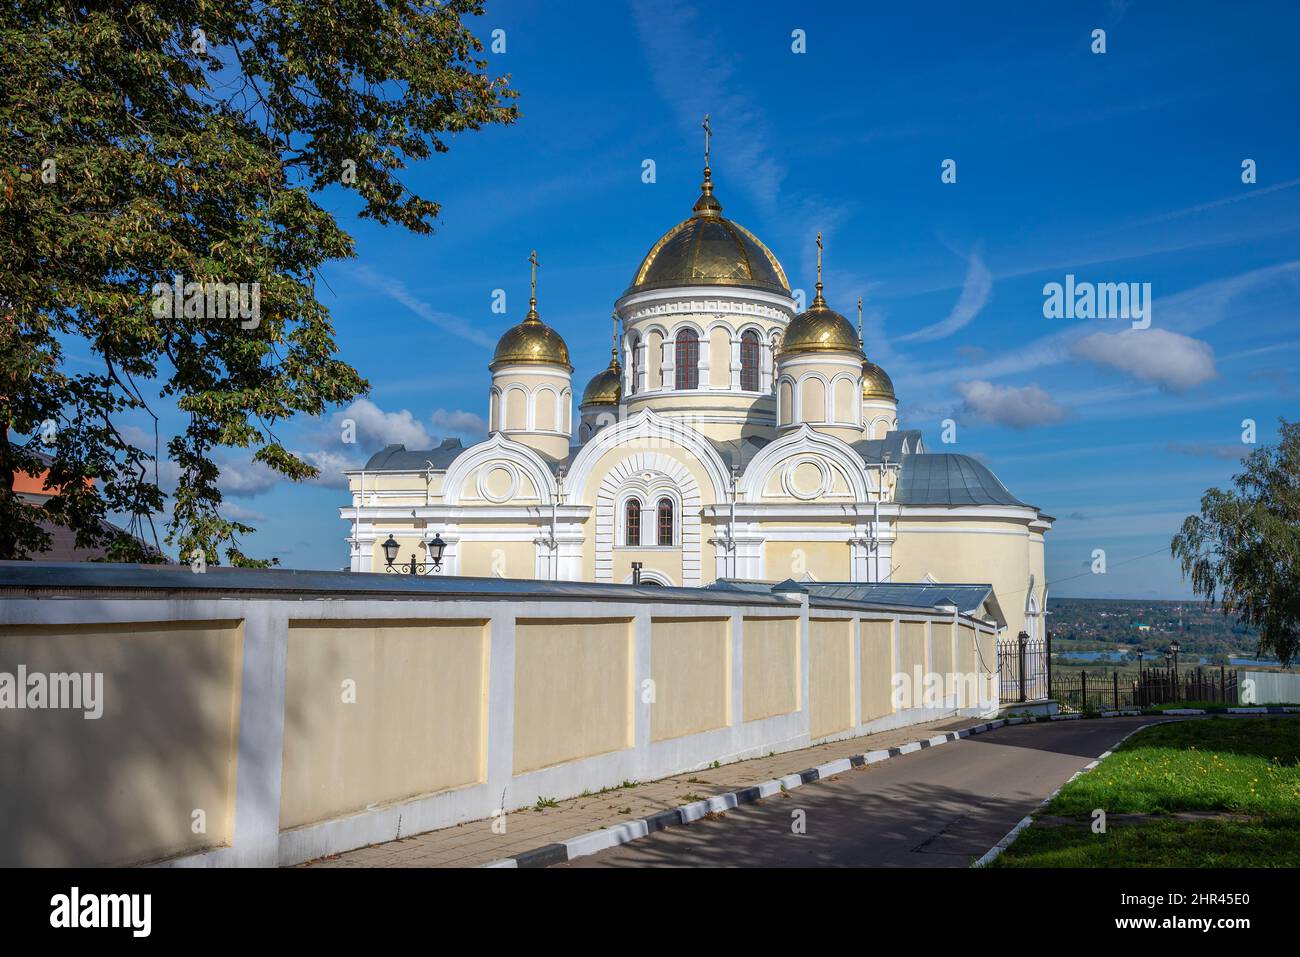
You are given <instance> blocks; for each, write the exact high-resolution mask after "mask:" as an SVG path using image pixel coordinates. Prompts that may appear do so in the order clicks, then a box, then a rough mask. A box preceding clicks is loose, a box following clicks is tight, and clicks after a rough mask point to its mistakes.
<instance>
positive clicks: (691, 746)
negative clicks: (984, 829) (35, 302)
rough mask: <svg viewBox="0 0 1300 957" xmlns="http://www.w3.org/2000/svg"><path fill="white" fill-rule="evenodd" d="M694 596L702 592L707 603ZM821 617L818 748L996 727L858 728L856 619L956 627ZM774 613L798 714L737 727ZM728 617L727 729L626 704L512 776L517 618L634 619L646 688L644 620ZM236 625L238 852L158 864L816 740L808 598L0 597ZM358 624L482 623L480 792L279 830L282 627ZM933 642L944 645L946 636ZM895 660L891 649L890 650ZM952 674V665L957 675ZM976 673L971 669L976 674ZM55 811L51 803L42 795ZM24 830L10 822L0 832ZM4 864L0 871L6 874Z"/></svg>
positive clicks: (20, 613) (902, 614)
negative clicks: (754, 660) (880, 735)
mask: <svg viewBox="0 0 1300 957" xmlns="http://www.w3.org/2000/svg"><path fill="white" fill-rule="evenodd" d="M701 595H702V597H703V596H707V595H708V592H707V591H706V592H702V593H701ZM814 612H815V615H816V617H817V618H819V619H824V618H844V619H848V620H852V621H854V622H855V624H854V627H853V629H852V634H853V655H852V659H853V663H854V674H853V676H852V693H853V695H854V696H855V698H856V700H857V701H858V705H857V707H856V708H855V711H854V714H855V720H858V721H859V723H857V724H856V725H855V726H854V727H853V728H852V729H850V730H848V731H845V732H842V733H839V734H835V735H831V736H828V737H824V738H821V739H817V740H819V741H829V740H839V739H846V738H852V737H857V736H861V735H865V734H870V733H874V732H878V731H884V730H889V729H892V728H898V727H903V726H906V725H910V724H916V723H920V722H925V721H933V720H936V719H939V718H943V717H951V716H970V717H982V716H993V715H995V714H996V713H997V706H998V702H997V700H996V682H981V687H982V688H990V689H991V690H992V691H993V692H994V697H993V698H992V700H981V701H979V702H978V705H977V706H976V707H967V708H956V707H952V706H951V705H953V704H954V703H955V702H953V701H948V702H945V703H946V704H947V705H949V706H948V707H922V708H910V709H907V710H902V711H895V712H894V713H893V714H890V715H886V716H885V717H882V718H878V719H876V720H873V721H868V722H865V723H861V722H860V717H861V714H862V708H861V694H862V689H861V679H860V675H859V673H858V668H857V663H858V662H859V661H860V660H861V654H862V651H861V641H862V631H863V629H861V628H860V627H859V626H858V623H860V622H863V621H871V620H875V621H892V622H893V623H894V624H893V627H892V634H893V636H894V638H893V640H894V642H895V646H896V645H897V641H898V634H899V627H898V624H897V623H898V621H899V620H900V618H901V619H907V620H909V621H926V622H928V623H929V626H928V627H927V629H926V631H927V641H928V642H933V641H934V640H936V639H939V640H943V638H946V637H947V636H949V635H953V634H954V632H955V631H956V629H954V628H953V627H952V626H953V623H954V620H955V618H954V616H953V615H939V614H935V613H933V612H932V613H929V614H927V613H924V612H920V611H912V610H907V611H898V612H897V613H894V612H892V611H886V610H877V609H872V610H860V611H859V610H854V609H846V608H844V607H839V606H833V605H832V606H826V605H822V604H816V605H814ZM762 616H772V617H782V618H790V617H795V618H798V620H799V627H798V635H799V660H800V668H799V678H800V681H801V683H802V687H801V693H800V695H799V702H800V709H799V710H798V711H795V712H791V713H789V714H783V715H778V716H775V717H768V718H763V719H759V720H754V721H749V722H745V721H743V720H742V715H743V713H744V711H743V709H744V701H743V691H744V681H743V670H742V669H743V663H744V662H743V649H744V643H743V636H744V619H745V618H746V617H748V618H755V617H762ZM691 617H701V618H707V617H724V618H728V619H729V620H730V639H731V715H730V718H731V720H730V723H729V724H728V725H727V726H726V727H722V728H717V729H714V730H709V731H704V732H700V733H697V734H689V735H686V736H683V737H680V738H675V739H671V740H666V741H652V740H651V714H650V709H651V705H649V704H645V703H643V702H642V701H641V698H640V696H639V695H637V696H634V701H633V710H634V714H633V724H634V737H633V740H634V741H635V744H634V746H632V747H629V748H626V749H623V750H620V751H614V752H611V753H606V754H601V755H597V756H594V757H588V758H583V759H579V760H574V761H569V762H566V763H563V764H560V765H556V766H553V767H547V768H542V769H540V770H536V771H531V772H527V773H521V774H514V773H513V771H512V765H513V760H512V759H513V733H514V702H515V622H516V620H518V619H535V618H549V619H556V618H561V619H569V618H623V619H627V618H630V619H632V621H633V636H634V637H633V649H634V650H633V657H632V661H633V665H632V667H633V670H634V673H635V674H634V677H635V680H634V682H633V684H632V687H634V688H640V687H641V686H642V682H643V681H644V680H645V679H647V678H649V677H650V669H651V621H652V619H653V618H691ZM232 619H240V620H242V622H243V626H244V627H243V636H244V637H243V649H242V682H241V685H240V701H239V727H238V754H237V773H236V785H235V808H234V828H233V834H234V838H233V842H232V844H231V845H230V846H224V847H217V848H214V849H211V850H207V851H204V852H201V853H197V854H192V855H188V856H183V857H179V858H174V859H172V860H171V861H169V862H167V863H169V864H173V865H179V866H204V867H211V866H274V865H289V864H295V863H299V862H302V861H306V860H311V859H313V858H316V857H319V856H322V855H325V854H331V853H336V852H339V851H344V850H349V849H352V848H356V847H361V846H364V845H367V844H370V843H376V842H381V841H388V840H392V839H393V838H394V837H395V836H397V834H398V830H399V821H400V833H401V835H403V836H408V835H412V834H417V833H420V832H423V831H428V830H432V829H435V828H441V827H447V826H449V825H453V824H457V823H460V822H462V821H469V820H478V819H482V818H486V817H488V816H490V815H491V814H492V812H493V811H494V810H497V808H498V806H499V805H500V803H501V796H502V792H503V791H504V792H506V795H507V801H506V803H507V805H508V807H507V810H511V809H514V808H519V807H526V806H528V805H531V804H532V803H533V802H535V801H536V800H537V798H539V797H542V796H546V797H550V798H566V797H571V796H574V795H577V794H580V793H582V792H583V791H585V790H592V791H595V790H598V789H600V788H602V787H606V786H611V785H617V784H619V783H620V782H622V781H624V780H639V781H649V780H655V779H658V778H662V777H666V776H669V775H672V774H677V773H681V772H685V771H691V770H696V769H699V768H703V767H707V766H708V765H709V764H711V763H712V762H714V761H721V762H730V761H735V760H740V759H743V758H750V757H757V756H762V755H766V754H768V753H769V752H774V751H775V752H780V751H788V750H795V749H799V748H804V747H807V746H809V745H810V744H812V743H816V742H815V741H814V740H813V739H811V738H810V736H809V730H808V729H809V604H808V599H807V596H806V595H798V596H791V597H790V598H789V599H788V601H782V602H780V603H774V602H772V601H771V600H767V601H763V602H759V601H754V602H753V603H748V602H744V601H743V599H742V600H737V599H736V598H735V597H733V598H732V599H731V600H728V601H721V600H720V601H718V602H710V601H707V600H706V601H700V602H699V603H692V602H685V601H681V600H676V601H671V602H667V601H665V602H655V601H654V600H653V599H648V598H645V597H642V598H640V599H639V600H632V599H629V598H626V597H623V598H620V599H614V600H610V601H603V602H602V601H591V600H583V601H577V600H567V599H553V598H551V599H546V600H520V599H518V598H512V597H497V598H485V599H484V600H477V599H475V600H460V599H450V598H442V599H435V600H422V599H418V598H402V599H392V598H362V597H350V596H348V595H347V594H346V593H341V594H340V595H339V596H338V597H332V598H328V599H304V600H285V599H280V598H264V597H255V596H254V597H243V596H238V595H236V596H231V597H227V598H223V599H220V600H212V599H205V598H203V599H199V598H184V599H182V598H176V599H168V598H159V599H152V598H104V597H93V598H92V597H85V598H82V597H60V598H57V599H39V598H5V599H4V600H3V601H0V626H24V625H53V626H59V625H100V624H108V623H126V622H131V623H148V622H178V621H185V622H201V621H227V622H228V621H230V620H232ZM348 619H356V620H357V621H358V623H361V622H367V623H371V624H373V623H376V622H382V621H383V620H385V619H391V620H401V621H411V620H418V619H428V620H430V621H439V622H448V621H455V620H458V619H463V620H477V621H484V620H486V621H488V622H489V626H488V631H489V643H490V649H489V666H488V668H489V670H488V676H489V681H488V698H489V701H488V720H487V760H486V775H485V778H486V779H485V780H484V781H483V782H482V783H479V784H474V785H469V786H465V787H460V788H454V789H451V790H447V791H443V792H439V793H434V794H430V795H427V796H421V797H416V798H414V799H410V800H405V801H401V802H398V803H393V804H388V805H384V806H380V807H373V808H368V809H366V810H364V811H362V812H360V813H355V814H350V815H347V816H344V817H339V818H335V819H332V820H327V821H324V822H321V823H316V824H310V825H305V826H302V827H298V828H294V829H291V830H285V831H282V830H281V829H280V823H279V822H280V796H281V773H282V766H283V755H284V731H285V676H286V663H287V657H288V656H287V651H288V634H289V625H290V623H291V622H294V623H311V622H315V621H329V622H339V621H340V620H348ZM961 621H962V622H963V623H965V624H970V625H974V626H976V627H977V628H978V629H979V630H980V631H981V632H982V633H983V634H985V635H988V634H992V633H993V626H992V625H990V624H989V623H983V622H978V621H977V620H975V619H972V618H969V617H967V616H961ZM941 636H942V637H941ZM895 660H897V652H896V651H895ZM955 665H956V662H955V659H954V667H955ZM976 667H977V668H978V667H979V665H978V663H977V665H976ZM48 800H49V801H55V802H57V801H58V800H59V795H57V794H50V795H48ZM4 826H8V827H19V828H21V827H22V826H23V822H21V821H8V822H4V823H3V824H0V827H4ZM2 863H4V862H0V864H2Z"/></svg>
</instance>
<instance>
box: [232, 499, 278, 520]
mask: <svg viewBox="0 0 1300 957" xmlns="http://www.w3.org/2000/svg"><path fill="white" fill-rule="evenodd" d="M221 511H222V513H223V514H224V516H225V517H226V518H231V519H234V520H235V521H236V522H265V521H266V520H267V518H266V516H265V515H263V514H262V513H261V512H255V511H253V510H252V509H251V508H244V506H242V505H240V504H239V503H238V502H222V503H221Z"/></svg>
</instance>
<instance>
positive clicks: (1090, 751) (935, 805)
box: [557, 717, 1167, 867]
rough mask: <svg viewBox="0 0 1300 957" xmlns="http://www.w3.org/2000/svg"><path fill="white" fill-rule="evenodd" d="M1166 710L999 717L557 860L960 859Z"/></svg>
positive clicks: (720, 863)
mask: <svg viewBox="0 0 1300 957" xmlns="http://www.w3.org/2000/svg"><path fill="white" fill-rule="evenodd" d="M1161 720H1167V719H1158V718H1152V717H1143V718H1112V719H1107V720H1105V721H1054V722H1051V723H1050V724H1049V723H1041V724H1022V725H1016V726H1014V727H1003V728H999V729H997V730H996V731H990V732H987V733H985V734H978V735H973V736H971V737H969V738H963V739H962V740H960V741H955V742H950V743H948V744H945V745H942V746H941V747H937V748H929V749H926V750H923V751H917V752H914V753H912V754H907V755H903V756H901V757H896V758H891V759H889V760H888V761H884V762H882V763H880V764H875V765H868V766H866V767H864V768H860V769H859V768H855V769H853V770H850V771H846V772H845V773H843V774H840V775H836V776H835V777H833V778H828V779H826V780H822V781H817V782H814V783H812V784H805V785H803V786H802V787H800V788H797V789H795V790H793V791H790V792H788V793H786V794H783V795H780V796H774V797H770V798H768V799H766V800H765V801H762V802H761V803H759V804H750V805H746V806H744V807H740V808H736V809H734V810H731V811H727V812H726V814H724V815H722V816H721V817H718V818H715V819H713V820H703V821H698V822H696V823H694V824H690V825H687V826H684V827H675V828H670V829H668V830H666V831H660V832H658V833H655V834H652V835H650V836H649V837H644V838H641V839H640V840H637V841H633V842H632V843H630V844H625V845H623V846H622V847H616V848H611V849H610V850H608V851H602V852H601V853H599V854H594V855H592V856H590V857H583V858H578V859H577V860H575V861H571V862H569V863H568V864H562V865H557V866H560V867H967V866H968V865H969V864H970V862H971V861H972V860H973V859H974V858H977V857H980V856H981V855H983V854H984V852H985V851H987V850H988V849H989V848H990V847H992V846H993V845H994V844H996V843H997V842H998V841H1000V840H1001V839H1002V838H1003V837H1004V836H1005V835H1006V833H1007V832H1008V831H1010V830H1011V828H1013V827H1014V826H1015V825H1016V822H1018V821H1019V820H1020V819H1021V818H1023V817H1024V816H1025V815H1026V814H1028V813H1029V812H1030V811H1031V810H1033V809H1034V808H1036V807H1037V806H1038V805H1039V803H1040V802H1041V801H1042V800H1043V799H1044V798H1045V797H1047V796H1048V795H1049V794H1051V793H1052V792H1053V791H1054V790H1056V788H1058V787H1060V786H1061V785H1062V784H1064V783H1065V781H1066V780H1067V779H1068V778H1069V777H1070V775H1071V774H1073V773H1074V772H1075V771H1078V770H1080V769H1081V768H1082V767H1083V766H1084V765H1086V764H1087V763H1088V762H1090V761H1092V760H1093V759H1095V758H1096V757H1097V756H1098V755H1100V754H1101V753H1102V752H1104V751H1107V750H1109V749H1110V748H1111V747H1113V746H1114V745H1115V743H1116V742H1117V741H1119V740H1120V739H1121V738H1123V737H1124V736H1125V735H1127V734H1129V733H1130V732H1132V731H1133V730H1134V729H1136V728H1139V727H1142V726H1143V725H1147V724H1154V723H1156V722H1158V721H1161ZM796 810H802V811H803V812H805V815H806V824H807V830H806V833H805V834H803V835H796V834H794V833H793V832H792V829H791V825H792V822H793V821H794V817H793V812H794V811H796Z"/></svg>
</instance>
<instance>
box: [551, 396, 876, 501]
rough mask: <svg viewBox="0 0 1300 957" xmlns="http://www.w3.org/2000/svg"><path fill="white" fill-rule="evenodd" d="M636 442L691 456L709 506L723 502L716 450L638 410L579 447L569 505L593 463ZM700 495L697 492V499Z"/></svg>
mask: <svg viewBox="0 0 1300 957" xmlns="http://www.w3.org/2000/svg"><path fill="white" fill-rule="evenodd" d="M638 442H645V443H647V444H648V445H649V446H650V447H651V448H662V449H667V450H671V451H680V452H682V453H689V454H690V455H692V456H694V457H695V459H696V461H697V462H698V463H699V464H700V466H701V468H703V470H704V474H705V475H706V476H707V477H708V479H709V484H710V485H711V486H712V488H711V489H709V490H708V500H709V502H710V503H712V502H723V501H727V499H728V495H729V489H730V486H731V477H730V471H729V470H728V468H727V466H726V464H725V463H724V462H723V461H722V459H721V457H720V456H719V455H718V451H717V449H715V448H714V447H713V446H712V445H711V444H709V441H708V440H707V439H705V438H704V436H702V435H700V434H699V433H698V432H696V431H695V430H694V429H692V428H691V427H690V426H688V425H685V424H684V423H682V422H681V421H679V420H676V419H673V418H671V417H667V416H661V415H658V414H656V413H655V412H654V411H653V410H651V409H642V410H641V411H639V412H637V413H636V414H635V415H632V416H630V417H628V418H627V419H624V420H623V421H622V422H620V423H619V424H618V425H615V426H611V427H610V428H608V429H604V430H602V431H600V432H598V433H596V436H595V438H593V439H592V440H591V441H590V442H588V443H587V444H586V445H584V446H583V447H582V451H580V452H579V453H578V455H577V457H576V458H574V460H573V465H572V466H571V467H570V469H569V478H568V481H567V482H566V487H567V488H568V490H569V498H570V501H584V500H586V499H587V498H588V494H587V485H588V483H589V482H591V480H592V478H593V475H592V473H593V471H594V470H595V467H596V463H597V462H599V461H600V459H601V458H602V457H603V456H604V455H605V454H606V453H607V452H610V451H612V450H614V449H617V448H619V447H620V446H632V447H635V445H636V443H638ZM850 451H851V450H850ZM548 474H549V473H548ZM692 481H694V480H693V479H692ZM679 487H680V483H679ZM704 494H705V493H704V492H703V491H701V495H704Z"/></svg>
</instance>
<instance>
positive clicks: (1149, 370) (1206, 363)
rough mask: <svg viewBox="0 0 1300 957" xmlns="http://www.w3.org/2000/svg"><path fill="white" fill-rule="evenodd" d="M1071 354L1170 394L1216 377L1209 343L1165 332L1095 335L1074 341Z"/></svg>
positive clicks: (1183, 390) (1150, 331) (1145, 331)
mask: <svg viewBox="0 0 1300 957" xmlns="http://www.w3.org/2000/svg"><path fill="white" fill-rule="evenodd" d="M1070 352H1071V354H1072V355H1074V356H1075V357H1076V358H1079V359H1086V360H1088V361H1090V362H1094V363H1096V364H1097V365H1101V366H1108V367H1110V368H1112V369H1118V370H1119V371H1120V372H1126V373H1128V374H1129V375H1131V376H1133V378H1135V379H1139V380H1141V381H1143V382H1151V383H1154V384H1155V385H1157V386H1159V387H1160V388H1161V389H1167V390H1170V391H1173V392H1185V391H1187V390H1188V389H1190V388H1193V387H1194V386H1198V385H1200V384H1201V383H1202V382H1208V381H1209V380H1211V379H1214V378H1217V377H1218V374H1219V373H1218V370H1217V369H1216V368H1215V367H1214V350H1213V349H1211V348H1210V345H1209V343H1207V342H1202V341H1201V340H1200V339H1193V338H1192V337H1191V336H1184V335H1181V334H1180V333H1177V332H1170V331H1169V330H1168V329H1125V330H1124V331H1123V332H1114V333H1107V332H1094V333H1093V334H1092V335H1090V336H1084V337H1083V338H1082V339H1079V340H1078V341H1077V342H1075V343H1074V344H1073V346H1072V347H1071V349H1070Z"/></svg>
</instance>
